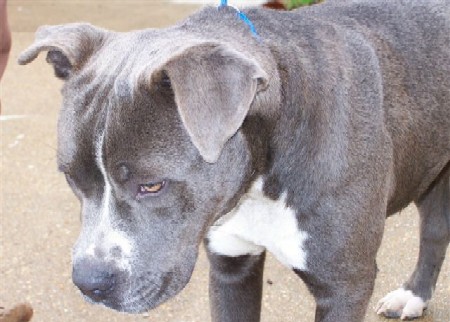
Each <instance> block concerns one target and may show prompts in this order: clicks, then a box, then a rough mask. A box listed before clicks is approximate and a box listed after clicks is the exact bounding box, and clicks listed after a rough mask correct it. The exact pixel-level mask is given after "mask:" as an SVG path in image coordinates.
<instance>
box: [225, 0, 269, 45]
mask: <svg viewBox="0 0 450 322" xmlns="http://www.w3.org/2000/svg"><path fill="white" fill-rule="evenodd" d="M222 7H231V8H233V9H234V10H236V13H237V16H238V18H239V19H240V20H242V21H243V22H244V23H245V24H246V25H247V26H248V27H249V28H250V31H251V33H252V35H253V36H254V37H255V38H256V39H258V40H260V37H259V35H258V32H257V31H256V28H255V25H254V24H253V23H252V22H251V20H250V19H249V18H248V17H247V15H246V14H245V13H243V12H242V11H240V10H239V9H238V8H236V7H234V6H230V5H228V0H220V6H219V8H222Z"/></svg>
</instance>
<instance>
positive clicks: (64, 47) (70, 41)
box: [18, 23, 107, 80]
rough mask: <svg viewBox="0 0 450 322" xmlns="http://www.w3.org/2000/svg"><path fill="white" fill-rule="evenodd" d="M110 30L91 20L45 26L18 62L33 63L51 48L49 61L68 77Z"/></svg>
mask: <svg viewBox="0 0 450 322" xmlns="http://www.w3.org/2000/svg"><path fill="white" fill-rule="evenodd" d="M106 34H107V31H106V30H104V29H101V28H97V27H95V26H93V25H91V24H88V23H71V24H65V25H55V26H42V27H40V28H39V29H38V30H37V31H36V39H35V41H34V43H33V44H32V45H31V46H30V47H28V48H27V49H26V50H25V51H24V52H22V53H21V54H20V56H19V59H18V63H19V64H20V65H26V64H28V63H30V62H32V61H33V60H34V59H35V58H36V57H37V56H38V55H39V53H40V52H42V51H47V52H48V53H47V62H48V63H49V64H51V65H53V68H54V70H55V75H56V76H57V77H58V78H61V79H64V80H66V79H68V78H69V77H70V76H71V74H72V73H73V71H74V70H78V69H81V68H82V66H83V64H84V63H85V62H86V61H87V60H88V59H89V57H90V56H91V55H93V54H94V53H95V51H96V50H97V49H98V48H99V47H100V46H101V44H102V42H103V41H104V39H105V36H106Z"/></svg>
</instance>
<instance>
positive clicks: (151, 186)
mask: <svg viewBox="0 0 450 322" xmlns="http://www.w3.org/2000/svg"><path fill="white" fill-rule="evenodd" d="M165 186H166V181H160V182H154V183H153V182H152V183H146V184H140V185H139V188H138V196H139V197H144V196H149V195H157V194H158V193H160V192H161V191H162V190H163V189H164V187H165Z"/></svg>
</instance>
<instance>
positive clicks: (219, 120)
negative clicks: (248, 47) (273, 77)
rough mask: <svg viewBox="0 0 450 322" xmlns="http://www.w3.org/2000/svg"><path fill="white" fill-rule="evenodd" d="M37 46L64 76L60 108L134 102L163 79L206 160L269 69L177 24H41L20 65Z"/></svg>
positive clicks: (94, 109) (94, 108) (231, 130)
mask: <svg viewBox="0 0 450 322" xmlns="http://www.w3.org/2000/svg"><path fill="white" fill-rule="evenodd" d="M197 37H199V38H197ZM41 51H48V54H47V61H48V62H49V63H50V64H52V65H53V67H54V69H55V73H56V76H58V77H60V78H62V79H64V80H66V84H65V86H64V89H63V93H64V97H65V99H66V102H65V105H71V106H74V107H75V108H77V109H78V110H79V109H81V110H83V109H85V110H86V112H88V113H85V114H86V115H89V113H90V114H98V113H99V110H98V109H99V108H100V107H102V106H103V107H104V106H108V105H111V102H112V101H114V100H118V101H121V100H122V101H127V100H128V101H133V99H134V97H135V94H136V93H137V92H139V91H140V90H142V89H143V88H146V89H150V88H151V87H152V85H154V84H155V83H158V82H161V80H162V79H164V76H165V77H166V78H167V79H168V80H169V81H170V83H171V88H172V90H173V94H174V100H175V103H176V106H177V110H178V113H179V115H180V119H181V122H182V123H183V126H184V127H185V129H186V131H187V134H188V136H189V137H190V139H191V141H192V143H193V145H194V146H195V147H196V148H197V150H198V152H199V153H200V155H201V156H202V157H203V159H204V160H205V161H206V162H209V163H214V162H216V161H217V160H218V158H219V155H220V153H221V150H222V148H223V147H224V145H225V143H226V142H227V141H228V139H229V138H231V137H232V136H233V135H234V134H235V133H236V131H237V130H238V129H239V128H240V126H241V125H242V123H243V121H244V119H245V117H246V115H247V113H248V112H249V109H250V106H251V104H252V102H253V99H254V98H255V95H256V93H257V92H258V91H260V90H264V89H265V88H266V87H267V84H268V74H267V73H266V72H265V71H264V70H263V69H262V68H261V66H260V64H259V62H258V61H257V60H256V59H255V58H254V57H252V56H251V55H250V54H249V53H248V52H242V51H241V50H238V49H236V48H235V47H234V46H232V45H230V44H225V43H221V42H218V41H217V40H213V41H212V40H208V39H203V38H201V37H200V36H199V34H198V33H195V32H188V31H187V30H185V29H183V28H181V27H173V28H168V29H159V30H151V29H150V30H144V31H135V32H129V33H115V32H110V31H106V30H103V29H100V28H97V27H94V26H92V25H90V24H68V25H61V26H45V27H41V28H40V29H39V30H38V31H37V33H36V41H35V43H34V44H33V45H32V46H30V47H29V48H28V49H27V50H26V51H24V52H23V53H22V54H21V55H20V57H19V63H21V64H27V63H29V62H31V61H32V60H33V59H35V58H36V57H37V55H38V54H39V52H41ZM63 117H64V116H63ZM68 121H69V122H70V120H68ZM84 123H85V124H86V123H87V122H84ZM90 125H91V126H92V125H93V124H90Z"/></svg>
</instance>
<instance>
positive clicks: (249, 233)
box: [208, 178, 308, 270]
mask: <svg viewBox="0 0 450 322" xmlns="http://www.w3.org/2000/svg"><path fill="white" fill-rule="evenodd" d="M263 185H264V182H263V179H262V178H258V179H257V180H256V181H255V182H254V183H253V185H252V186H251V188H250V190H249V191H248V192H247V193H246V194H245V195H244V196H243V197H242V198H241V200H240V201H239V203H238V205H237V206H236V207H235V208H234V209H233V210H232V211H231V212H230V213H228V214H227V215H225V216H224V217H222V218H221V219H219V221H218V222H216V223H215V224H214V225H213V226H212V227H211V228H210V230H209V232H208V240H209V244H208V247H209V249H210V250H211V251H212V252H214V253H216V254H219V255H225V256H232V257H234V256H240V255H258V254H261V253H262V252H263V251H264V249H267V250H268V251H269V252H271V253H272V254H273V255H275V257H276V258H277V259H278V260H279V261H280V262H282V263H283V264H284V265H286V266H289V267H292V268H296V269H300V270H306V255H307V254H306V251H305V249H304V243H305V241H306V239H307V238H308V234H307V233H306V232H303V231H301V230H300V229H299V228H298V222H297V219H296V216H295V211H294V210H293V209H292V208H289V207H287V206H286V194H285V193H284V194H282V195H281V197H280V198H279V199H278V200H272V199H269V198H267V197H266V196H265V195H264V192H263Z"/></svg>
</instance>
